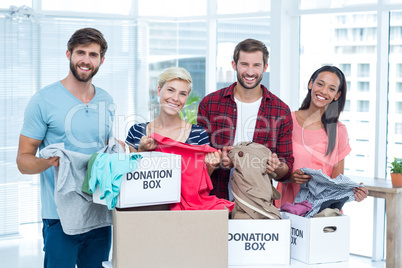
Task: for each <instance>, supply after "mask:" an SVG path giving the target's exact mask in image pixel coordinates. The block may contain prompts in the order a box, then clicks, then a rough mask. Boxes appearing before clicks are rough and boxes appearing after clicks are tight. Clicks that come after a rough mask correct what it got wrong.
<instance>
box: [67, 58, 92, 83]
mask: <svg viewBox="0 0 402 268" xmlns="http://www.w3.org/2000/svg"><path fill="white" fill-rule="evenodd" d="M77 68H78V66H76V65H75V64H74V63H73V62H72V61H71V59H70V70H71V72H72V74H73V75H74V77H75V79H77V80H78V81H80V82H88V81H89V80H91V79H92V78H93V77H94V76H95V74H96V73H97V72H98V70H99V66H98V67H96V68H95V69H93V71H92V72H91V73H89V74H88V76H86V75H81V76H80V75H79V74H78V71H77Z"/></svg>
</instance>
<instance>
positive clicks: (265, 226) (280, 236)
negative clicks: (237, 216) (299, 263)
mask: <svg viewBox="0 0 402 268" xmlns="http://www.w3.org/2000/svg"><path fill="white" fill-rule="evenodd" d="M290 226H291V223H290V220H289V219H284V220H229V235H228V240H229V265H230V266H240V265H289V264H290Z"/></svg>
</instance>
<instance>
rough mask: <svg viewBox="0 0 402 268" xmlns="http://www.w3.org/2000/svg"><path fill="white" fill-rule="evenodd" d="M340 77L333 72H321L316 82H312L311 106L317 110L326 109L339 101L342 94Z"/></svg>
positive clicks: (310, 85) (310, 87)
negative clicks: (333, 102)
mask: <svg viewBox="0 0 402 268" xmlns="http://www.w3.org/2000/svg"><path fill="white" fill-rule="evenodd" d="M339 86H340V81H339V77H338V76H337V75H336V74H334V73H331V72H321V73H319V74H318V76H317V78H316V79H315V80H314V81H310V83H309V89H310V90H311V104H312V105H314V106H316V107H317V108H326V107H328V105H329V104H330V103H331V102H332V101H334V100H335V101H336V100H338V98H339V96H340V95H341V92H340V91H339V90H338V89H339Z"/></svg>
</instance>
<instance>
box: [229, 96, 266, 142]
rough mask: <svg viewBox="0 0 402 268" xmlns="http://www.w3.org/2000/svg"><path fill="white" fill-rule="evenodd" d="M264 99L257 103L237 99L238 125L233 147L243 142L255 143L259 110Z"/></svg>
mask: <svg viewBox="0 0 402 268" xmlns="http://www.w3.org/2000/svg"><path fill="white" fill-rule="evenodd" d="M261 100H262V97H261V98H259V99H258V100H256V101H255V102H250V103H247V102H242V101H240V100H238V99H236V98H235V102H236V106H237V124H236V133H235V137H234V142H233V145H236V144H237V143H239V142H242V141H253V136H254V130H255V124H256V122H257V116H258V110H259V109H260V106H261Z"/></svg>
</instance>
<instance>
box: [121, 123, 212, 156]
mask: <svg viewBox="0 0 402 268" xmlns="http://www.w3.org/2000/svg"><path fill="white" fill-rule="evenodd" d="M148 123H149V122H147V123H141V124H135V125H133V126H132V127H131V128H130V130H129V131H128V135H127V138H126V143H127V144H128V145H130V146H131V147H133V148H134V149H136V150H137V151H138V146H139V145H140V140H141V138H142V136H145V135H146V133H147V125H148ZM185 143H187V144H191V145H203V144H208V145H209V138H208V134H207V132H206V131H205V129H204V128H203V127H202V126H198V125H191V131H190V135H189V136H188V138H187V140H186V142H185Z"/></svg>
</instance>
